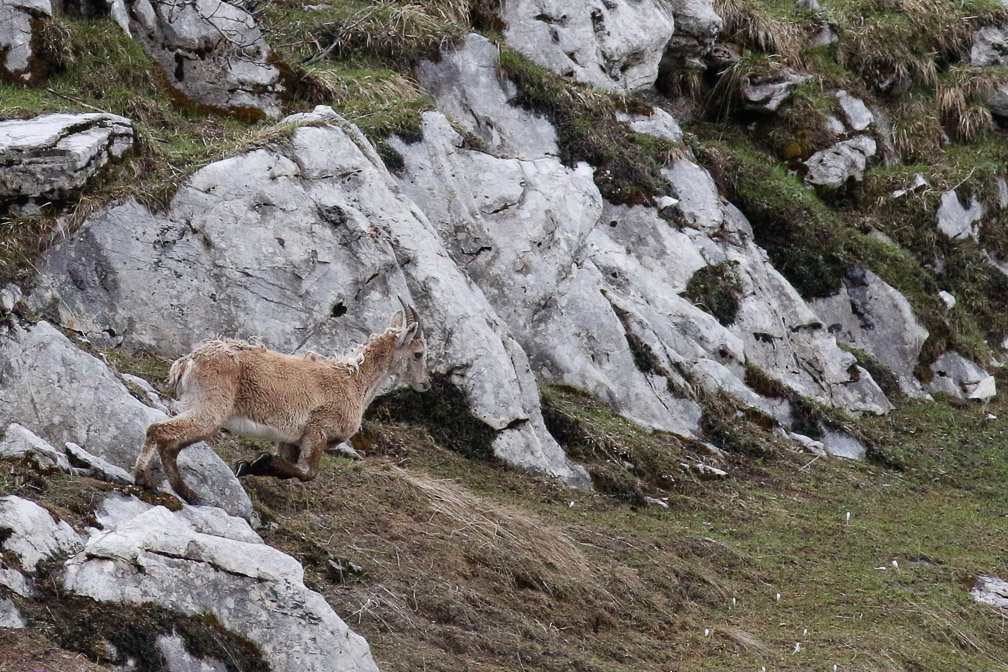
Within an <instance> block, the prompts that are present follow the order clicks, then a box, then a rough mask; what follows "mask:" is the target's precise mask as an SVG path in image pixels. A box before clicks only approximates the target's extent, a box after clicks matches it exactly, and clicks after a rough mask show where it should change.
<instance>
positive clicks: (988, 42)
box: [970, 25, 1008, 121]
mask: <svg viewBox="0 0 1008 672" xmlns="http://www.w3.org/2000/svg"><path fill="white" fill-rule="evenodd" d="M970 64H971V65H973V66H976V67H989V66H994V67H1005V66H1008V25H1000V26H984V27H982V28H980V29H978V30H976V31H975V32H974V33H973V46H972V48H971V49H970ZM984 99H985V102H986V103H987V106H988V107H989V108H990V111H991V114H993V115H994V116H995V117H998V118H999V119H1000V120H1002V121H1003V120H1005V119H1008V80H1005V81H1002V82H1001V84H1000V85H999V86H996V87H994V88H993V89H992V90H989V91H987V92H985V93H984Z"/></svg>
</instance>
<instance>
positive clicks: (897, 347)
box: [809, 269, 928, 397]
mask: <svg viewBox="0 0 1008 672" xmlns="http://www.w3.org/2000/svg"><path fill="white" fill-rule="evenodd" d="M854 275H855V276H856V277H853V278H852V277H848V278H847V279H846V280H845V282H844V287H843V289H842V290H841V291H840V293H839V294H837V295H835V296H831V297H828V298H824V299H816V300H814V301H811V302H809V306H810V307H811V308H812V310H813V311H814V312H815V313H816V315H818V316H819V318H820V319H821V320H822V321H823V324H825V325H826V329H827V330H828V331H829V332H830V333H832V334H833V335H834V336H835V337H836V339H837V341H838V342H840V343H843V344H845V345H849V346H851V347H853V348H857V349H858V350H862V351H864V352H866V353H868V354H869V355H871V356H872V357H874V358H875V359H876V360H878V362H879V363H880V364H883V365H885V366H886V367H888V368H889V370H891V371H892V372H893V374H894V375H895V376H896V380H897V381H898V382H899V386H900V389H901V390H902V391H903V393H904V394H906V395H908V396H911V397H923V396H925V392H924V389H923V388H922V387H921V384H920V382H918V381H917V379H916V378H915V377H914V369H915V367H916V366H917V360H918V357H919V356H920V351H921V348H922V347H923V345H924V341H926V340H927V337H928V331H927V329H925V328H924V326H923V325H921V323H920V322H919V321H918V320H917V318H916V317H915V316H914V314H913V309H912V308H911V307H910V303H909V302H908V301H907V300H906V297H904V296H903V295H902V294H900V293H899V292H898V291H896V290H895V289H894V288H893V287H891V286H890V285H888V284H887V283H886V282H885V281H884V280H882V278H880V277H878V276H877V275H875V274H874V273H872V272H871V271H870V270H867V269H865V270H862V271H858V272H857V273H856V274H854Z"/></svg>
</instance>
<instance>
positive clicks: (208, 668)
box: [155, 635, 227, 672]
mask: <svg viewBox="0 0 1008 672" xmlns="http://www.w3.org/2000/svg"><path fill="white" fill-rule="evenodd" d="M155 646H156V647H157V651H158V654H159V655H160V656H161V660H162V662H163V663H164V669H165V670H167V671H168V672H227V665H225V664H224V663H222V662H221V661H219V660H217V659H215V658H197V657H196V656H194V655H192V654H191V653H189V649H187V648H186V645H185V640H183V639H182V638H181V637H179V636H178V635H160V636H158V638H157V640H156V641H155Z"/></svg>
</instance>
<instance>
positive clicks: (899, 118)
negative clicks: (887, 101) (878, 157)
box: [892, 94, 945, 162]
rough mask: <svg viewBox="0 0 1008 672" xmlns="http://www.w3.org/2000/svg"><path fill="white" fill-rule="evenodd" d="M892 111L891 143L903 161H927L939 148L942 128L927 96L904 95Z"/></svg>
mask: <svg viewBox="0 0 1008 672" xmlns="http://www.w3.org/2000/svg"><path fill="white" fill-rule="evenodd" d="M892 115H893V118H892V140H893V147H894V148H895V149H896V152H897V153H898V154H899V155H900V157H901V158H902V159H903V160H904V161H913V162H916V161H929V160H931V159H933V158H934V157H935V156H936V155H937V154H938V153H939V152H941V148H942V144H944V142H945V129H944V128H943V127H942V123H941V119H939V117H938V113H937V110H936V109H935V105H934V101H933V100H932V99H931V98H930V97H929V96H924V95H920V94H911V95H909V96H907V97H906V98H904V99H903V100H901V101H900V102H899V103H898V104H897V105H895V106H894V107H893V108H892Z"/></svg>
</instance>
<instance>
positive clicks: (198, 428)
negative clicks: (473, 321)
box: [134, 299, 431, 504]
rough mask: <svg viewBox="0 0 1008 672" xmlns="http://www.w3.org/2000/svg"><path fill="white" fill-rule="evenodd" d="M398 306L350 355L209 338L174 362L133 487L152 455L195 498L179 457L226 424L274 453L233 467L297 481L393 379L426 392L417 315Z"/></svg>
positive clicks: (353, 429) (141, 481)
mask: <svg viewBox="0 0 1008 672" xmlns="http://www.w3.org/2000/svg"><path fill="white" fill-rule="evenodd" d="M399 301H400V303H402V306H403V309H402V310H401V311H398V312H397V313H396V315H395V317H394V318H393V320H392V325H391V326H390V327H389V328H388V329H386V330H385V332H384V333H382V334H372V336H371V339H370V340H369V341H368V342H367V343H365V344H364V345H362V346H360V347H359V348H357V350H356V351H355V352H354V353H353V354H352V355H350V356H348V357H342V358H334V359H326V358H324V357H322V356H320V355H317V354H316V353H309V354H308V355H305V356H304V357H297V356H293V355H285V354H281V353H279V352H273V351H271V350H267V349H266V348H265V347H263V346H257V345H251V344H249V343H246V342H244V341H237V340H232V339H226V340H216V341H210V342H209V343H206V344H205V345H202V346H201V347H199V348H197V349H196V350H194V351H192V352H191V353H189V354H188V355H185V356H184V357H181V358H180V359H178V360H176V361H175V362H174V363H173V364H172V366H171V370H170V372H169V374H168V385H169V387H173V388H175V389H176V390H177V392H178V395H177V396H178V399H179V406H180V408H181V409H182V410H181V412H180V413H179V414H178V415H176V416H175V417H173V418H170V419H168V420H164V421H163V422H155V423H154V424H152V425H151V426H150V427H149V428H148V429H147V442H146V444H145V445H144V448H143V452H141V453H140V456H139V457H138V458H137V461H136V466H135V467H134V473H135V476H136V482H137V484H138V485H141V486H143V487H147V488H154V487H156V484H155V483H154V482H153V480H152V478H151V473H150V467H151V462H152V461H153V459H154V456H155V455H159V456H160V457H161V464H162V466H163V468H164V471H165V474H166V475H167V476H168V481H169V482H170V483H171V487H172V488H173V489H174V490H175V492H177V493H178V494H179V495H180V496H181V497H182V498H183V499H185V500H186V501H187V502H189V503H190V504H196V503H198V502H199V496H198V495H197V494H196V493H195V492H194V491H193V490H192V489H191V488H190V487H189V486H187V485H186V484H185V482H184V481H183V480H182V475H181V474H180V473H179V468H178V463H177V461H176V460H177V458H178V454H179V453H180V452H181V451H182V450H183V449H185V448H186V447H187V446H190V445H192V444H194V443H196V442H197V441H203V440H205V439H208V438H210V437H211V436H213V435H214V434H216V433H217V432H218V431H219V430H220V429H222V428H223V429H227V430H228V431H230V432H233V433H236V434H244V435H248V436H256V437H260V438H266V439H272V440H274V441H277V442H278V444H277V448H278V450H277V452H278V454H277V455H272V454H270V453H264V454H262V455H260V456H259V457H258V458H257V459H256V460H254V461H253V462H251V463H248V462H245V461H239V462H238V463H237V464H236V465H235V474H236V475H238V476H244V475H247V474H252V475H257V476H275V477H276V478H298V479H301V480H302V481H310V480H312V479H313V478H315V476H316V475H317V474H318V469H319V462H320V460H321V459H322V453H323V451H324V450H325V447H326V445H328V444H336V443H339V442H342V441H346V440H348V439H349V438H350V437H351V436H353V435H354V434H356V433H357V431H358V430H360V426H361V419H362V418H363V416H364V411H365V409H367V407H368V405H369V404H370V403H371V401H372V400H373V399H374V397H375V395H376V394H377V392H378V390H379V388H381V386H382V385H383V384H384V383H385V381H387V380H388V379H389V378H391V377H396V378H398V379H403V378H404V379H405V382H406V383H408V384H409V385H410V386H412V387H413V389H415V390H417V391H419V392H426V391H427V390H429V389H430V386H431V384H430V375H429V374H428V372H427V359H426V355H427V352H426V349H427V343H426V340H425V339H424V335H423V325H422V324H421V321H420V316H419V315H418V314H417V312H416V310H415V309H414V308H413V307H412V306H408V305H406V304H405V303H403V302H402V299H400V300H399Z"/></svg>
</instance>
